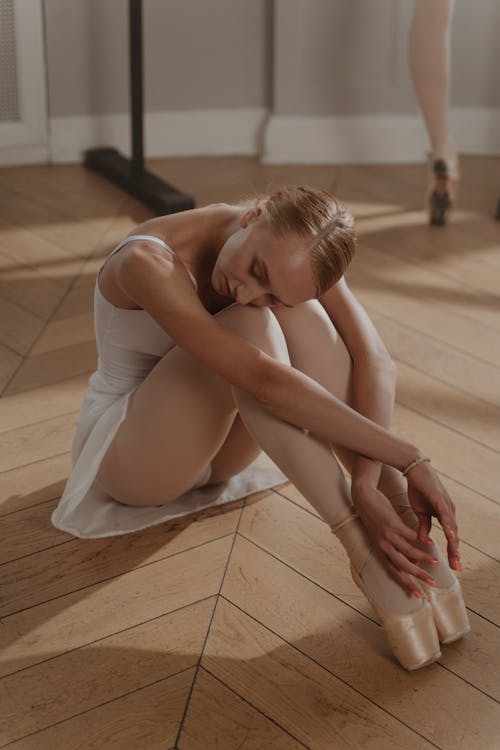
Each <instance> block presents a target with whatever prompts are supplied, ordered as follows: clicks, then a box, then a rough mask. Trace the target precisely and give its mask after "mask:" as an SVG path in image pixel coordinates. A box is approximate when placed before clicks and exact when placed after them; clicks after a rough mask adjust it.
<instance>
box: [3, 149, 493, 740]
mask: <svg viewBox="0 0 500 750" xmlns="http://www.w3.org/2000/svg"><path fill="white" fill-rule="evenodd" d="M499 167H500V158H488V159H486V158H479V157H469V158H465V159H464V161H463V188H462V194H461V196H462V197H461V204H460V210H459V211H458V212H457V214H456V216H455V217H454V220H453V223H452V224H451V225H450V226H449V227H446V228H443V229H435V228H429V227H428V226H427V225H426V218H425V213H424V211H423V210H422V206H423V184H424V181H425V176H424V167H422V166H421V165H415V166H394V165H390V166H363V167H360V166H349V167H326V166H321V167H320V166H318V167H304V166H279V167H269V166H268V167H266V166H262V165H260V164H258V162H257V161H256V160H255V159H252V158H217V159H199V158H197V159H175V160H174V159H169V160H161V161H157V162H155V163H154V164H153V168H154V169H155V170H156V171H157V172H158V173H161V174H163V175H164V176H165V177H166V178H167V179H168V180H169V181H172V182H173V183H174V184H176V185H177V186H178V187H179V188H182V189H184V190H185V191H187V192H190V193H191V194H193V195H194V196H195V198H196V201H197V204H198V205H202V204H204V203H209V202H216V201H229V202H230V201H232V200H235V199H238V198H239V197H241V196H242V195H247V194H249V193H252V192H253V191H255V190H257V191H262V190H265V189H266V188H267V187H268V186H269V185H272V186H273V187H274V186H277V185H278V184H283V183H287V182H289V183H305V184H312V185H315V186H319V187H324V188H327V189H330V190H333V191H334V192H336V193H337V194H338V195H339V196H340V197H341V198H342V199H344V200H345V201H346V202H347V204H348V205H349V207H350V208H351V210H352V211H353V212H354V214H355V217H356V219H357V223H358V229H359V234H360V237H361V243H360V249H359V252H358V255H357V257H356V259H355V261H354V262H353V264H352V267H351V269H350V270H349V272H348V274H347V278H348V280H349V282H350V285H351V288H352V289H353V290H354V291H355V293H356V294H357V296H358V297H359V299H360V300H361V302H362V303H363V305H364V306H365V308H366V309H367V310H368V312H369V314H370V316H371V317H372V319H373V321H374V323H375V325H376V326H377V328H378V330H379V331H380V333H381V335H382V337H383V338H384V340H385V342H386V343H387V345H388V347H389V349H390V351H391V353H392V355H393V358H394V360H395V361H396V363H397V365H398V372H399V379H398V392H397V405H396V412H395V420H394V425H393V429H394V431H395V432H396V433H398V434H401V435H404V436H406V437H407V438H409V439H411V440H412V441H414V442H415V443H416V444H417V445H418V446H419V447H422V448H423V449H425V450H426V452H428V454H429V455H431V456H432V459H433V464H434V465H435V467H436V468H437V469H438V471H439V474H440V476H441V477H442V479H443V481H444V483H445V484H446V486H447V488H448V490H449V491H450V494H451V495H452V497H453V499H454V501H455V503H456V506H457V513H458V519H459V528H460V531H461V535H462V540H463V541H462V556H463V562H464V572H463V573H462V574H461V581H462V585H463V589H464V593H465V598H466V602H467V605H468V608H469V615H470V619H471V622H472V626H473V630H472V633H471V634H470V635H469V636H467V638H466V639H464V640H463V641H462V642H458V643H456V644H453V645H450V646H446V647H444V648H443V656H442V658H441V660H440V661H439V663H436V664H434V665H433V666H431V667H428V668H426V669H424V670H421V671H420V672H416V673H413V674H408V673H406V672H404V671H403V670H402V669H401V668H399V667H398V666H397V665H396V664H395V662H394V661H393V659H392V657H391V655H390V652H389V650H388V647H387V646H386V644H385V641H384V639H383V636H382V633H381V630H380V627H379V626H378V624H377V623H376V620H375V618H374V616H373V613H372V612H371V611H370V609H369V607H368V606H367V604H366V602H365V601H364V599H363V597H362V596H361V594H360V592H359V591H358V589H356V587H355V586H354V584H353V582H352V581H351V579H350V576H349V573H348V568H347V564H346V559H345V557H344V554H343V551H342V549H341V547H340V546H339V544H338V543H337V541H336V539H334V538H333V535H332V534H330V533H329V532H328V528H327V526H326V525H325V524H324V523H323V522H322V521H321V519H320V518H318V516H317V514H316V513H315V511H314V510H313V509H312V507H311V506H310V505H309V503H308V502H307V500H305V499H304V498H303V497H301V496H300V495H299V494H298V492H297V491H296V490H295V489H294V488H293V487H292V486H291V485H285V486H283V487H281V488H277V489H276V490H275V491H271V492H266V493H260V494H258V495H254V496H253V497H251V498H247V499H246V500H241V501H237V502H234V503H232V504H230V505H227V506H225V507H223V508H219V509H209V510H208V511H205V512H203V513H201V514H198V515H197V516H194V517H193V516H187V517H185V518H182V519H178V520H176V521H174V522H172V523H169V524H164V525H161V526H157V527H154V528H151V529H147V530H145V531H142V532H139V533H137V534H131V535H126V536H122V537H116V538H112V539H101V540H91V541H82V540H78V539H75V538H73V537H71V536H69V535H66V534H63V533H61V532H59V531H56V530H55V529H54V528H53V527H52V526H51V524H50V514H51V512H52V509H53V508H54V507H55V505H56V503H57V500H58V497H59V496H60V493H61V490H62V488H63V486H64V483H65V480H66V478H67V476H68V472H69V470H70V455H69V451H70V446H71V439H72V434H73V430H74V427H75V423H76V419H77V416H78V411H79V408H80V401H81V398H82V394H83V392H84V390H85V387H86V383H87V380H88V376H89V374H90V373H91V372H92V371H93V369H94V367H95V363H96V351H95V344H94V338H93V322H92V308H91V304H92V293H93V285H94V281H95V274H96V270H97V268H98V267H99V265H100V263H101V262H102V259H103V257H104V255H106V254H107V253H108V252H109V251H110V249H111V247H112V246H113V244H115V243H117V242H118V241H119V240H120V239H121V238H122V237H123V236H124V234H125V233H126V232H128V231H129V230H130V229H131V227H132V226H133V225H134V224H136V223H138V222H139V221H142V220H143V219H145V218H146V217H147V216H148V215H150V214H149V213H148V211H147V210H145V209H144V208H143V207H141V206H140V205H139V204H138V203H136V202H135V201H133V200H132V199H130V198H129V197H127V196H125V195H124V194H123V193H121V192H120V191H119V190H117V189H115V188H114V187H112V186H110V185H109V184H107V183H106V182H105V181H104V180H102V179H101V178H99V177H97V176H96V175H94V174H92V173H90V172H87V171H86V170H85V169H83V168H82V167H80V166H73V165H72V166H58V167H40V166H38V167H17V168H8V169H2V170H0V274H1V276H0V279H1V280H0V363H1V364H0V386H1V388H2V390H3V398H2V399H1V401H0V431H1V444H2V449H1V455H0V472H1V476H0V514H1V515H0V527H1V528H0V538H1V539H2V545H1V550H0V563H1V566H0V571H1V572H0V576H1V594H0V616H1V618H2V620H1V628H0V638H1V643H2V657H1V662H0V669H1V672H0V675H1V677H0V691H1V694H2V699H1V701H0V706H1V708H0V715H1V718H0V727H1V728H0V745H1V746H8V747H9V748H11V749H12V750H14V749H15V750H28V748H29V749H32V750H35V749H36V750H40V749H42V750H43V749H45V748H51V749H52V748H61V749H64V750H76V748H78V749H79V750H83V749H85V750H86V749H87V748H99V749H100V748H106V750H119V749H120V750H131V749H135V748H137V749H138V750H139V749H140V750H153V749H154V748H158V749H159V748H162V749H163V750H169V749H170V748H174V747H175V748H179V749H180V750H207V749H208V748H218V749H219V750H237V749H241V748H244V749H245V750H257V748H259V750H261V749H263V748H269V749H271V748H272V749H273V750H292V749H295V748H301V747H306V748H314V749H319V748H321V749H323V748H324V749H328V750H330V749H333V750H336V749H337V748H359V747H366V748H370V750H389V749H392V748H394V749H396V748H398V749H399V748H405V750H406V748H415V750H416V749H417V748H418V749H419V750H420V749H421V748H431V747H434V748H436V747H437V748H443V749H444V748H446V749H448V748H449V749H450V750H451V749H452V748H453V750H461V749H463V750H493V748H495V747H497V746H498V745H497V743H498V737H499V735H500V711H499V709H498V700H499V698H500V690H499V680H498V676H499V664H500V662H499V652H500V649H499V643H500V641H499V637H498V635H499V631H498V624H499V621H500V596H499V594H500V564H499V563H500V543H499V522H500V507H499V492H498V487H499V485H500V470H499V466H500V462H499V452H500V429H499V424H500V385H499V383H500V377H499V373H500V347H499V345H498V342H499V338H500V314H499V313H500V299H499V294H498V290H499V288H500V242H499V240H500V224H499V223H498V222H495V221H494V220H493V218H492V215H493V212H494V207H495V203H496V199H497V193H498V190H499V189H500V184H499V181H498V174H499V172H500V169H499ZM435 533H436V535H437V537H438V538H439V539H440V540H441V541H442V540H443V535H442V533H441V532H440V531H439V530H438V529H436V532H435ZM497 565H499V568H497V567H496V566H497Z"/></svg>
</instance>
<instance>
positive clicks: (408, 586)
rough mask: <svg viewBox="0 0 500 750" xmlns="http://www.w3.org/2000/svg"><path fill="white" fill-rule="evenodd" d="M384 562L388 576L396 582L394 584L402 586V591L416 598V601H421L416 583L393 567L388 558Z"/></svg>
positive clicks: (420, 594)
mask: <svg viewBox="0 0 500 750" xmlns="http://www.w3.org/2000/svg"><path fill="white" fill-rule="evenodd" d="M386 561H387V562H386V568H387V571H388V573H389V574H390V576H391V577H392V578H393V579H394V580H395V581H396V583H399V585H400V586H402V587H403V589H405V590H406V591H408V593H410V594H411V595H412V596H414V597H416V598H417V599H421V598H422V591H421V590H420V588H419V586H418V584H417V582H416V581H414V580H413V578H411V576H409V575H407V574H406V573H403V572H402V571H401V570H399V568H398V567H397V566H396V565H394V564H393V563H392V562H391V561H390V560H389V559H388V558H386Z"/></svg>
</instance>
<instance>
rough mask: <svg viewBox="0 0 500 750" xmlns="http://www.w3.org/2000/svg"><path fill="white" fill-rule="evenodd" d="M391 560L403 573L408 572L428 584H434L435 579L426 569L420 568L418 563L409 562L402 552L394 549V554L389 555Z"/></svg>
mask: <svg viewBox="0 0 500 750" xmlns="http://www.w3.org/2000/svg"><path fill="white" fill-rule="evenodd" d="M391 560H392V562H394V564H395V565H396V566H397V567H398V568H399V570H401V571H403V572H404V573H409V574H410V575H412V576H415V578H420V579H421V580H422V581H425V582H426V583H428V584H429V585H430V586H434V585H435V583H436V581H435V580H434V578H432V576H430V575H429V573H427V571H425V570H422V568H419V567H418V565H415V564H414V563H412V562H410V560H408V558H407V557H406V555H404V554H402V553H401V552H399V551H398V550H396V553H395V554H394V555H391Z"/></svg>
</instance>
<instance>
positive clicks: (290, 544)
mask: <svg viewBox="0 0 500 750" xmlns="http://www.w3.org/2000/svg"><path fill="white" fill-rule="evenodd" d="M276 500H277V502H276ZM239 533H240V534H241V535H242V536H244V537H245V538H246V539H247V540H249V541H251V542H253V543H254V544H257V545H259V547H262V548H263V549H264V550H266V551H267V552H269V553H270V554H272V555H274V556H275V557H277V558H278V559H279V560H282V561H283V562H284V563H285V564H286V565H288V566H290V567H291V568H293V569H294V570H295V571H297V573H300V574H301V575H303V576H306V577H307V578H308V579H309V580H310V581H313V582H314V583H316V584H317V585H319V586H321V587H322V588H323V589H324V590H325V591H328V592H330V593H331V594H332V595H334V596H335V597H336V598H337V599H338V600H339V601H342V602H344V603H346V604H348V605H349V606H350V607H353V608H354V609H356V610H357V611H358V612H361V613H363V614H364V615H366V616H368V617H369V618H370V619H372V620H374V621H377V618H376V617H375V615H374V613H373V610H372V609H371V607H370V606H369V605H368V604H367V602H366V601H365V598H364V596H363V594H362V593H361V592H360V591H359V589H358V588H357V587H355V585H354V583H353V582H352V580H351V576H350V572H349V566H348V563H347V557H346V555H345V553H344V552H343V549H342V548H341V547H340V544H339V542H338V540H337V539H336V538H335V537H334V536H333V535H332V534H330V538H328V534H329V530H328V527H327V526H326V524H324V523H322V522H320V521H319V520H316V519H315V517H314V516H313V515H311V514H309V513H304V512H303V511H301V510H300V509H298V508H295V509H294V510H290V508H287V507H286V505H285V504H284V503H283V501H282V500H281V499H279V500H278V499H277V498H276V499H275V501H274V502H272V501H271V500H270V499H269V498H265V499H263V500H261V501H259V502H256V503H251V504H247V506H246V507H245V510H244V512H243V515H242V518H241V522H240V526H239ZM434 538H435V539H436V542H437V544H438V545H439V546H440V548H441V549H442V551H444V547H445V543H444V535H442V534H439V533H437V534H435V535H434ZM462 546H463V558H464V560H466V562H465V563H464V572H463V573H461V574H460V576H459V577H460V582H461V585H462V588H463V593H464V599H465V602H466V604H467V606H468V608H469V609H470V610H472V611H473V612H477V613H478V614H479V615H481V617H479V616H474V614H471V619H472V621H473V622H472V624H473V626H474V628H475V631H474V634H473V635H472V634H471V637H470V638H469V636H468V637H467V638H466V639H465V640H464V642H463V643H462V642H461V643H460V644H456V646H455V658H454V660H453V664H454V671H455V672H456V673H457V674H459V675H460V676H461V677H463V678H464V679H465V680H467V681H468V682H470V683H472V684H474V685H475V686H476V687H478V688H479V689H481V690H484V691H485V692H488V693H489V690H490V689H491V686H492V685H493V684H494V683H495V681H496V675H497V674H498V671H499V670H500V654H499V653H498V649H497V648H496V646H495V641H496V642H498V628H497V627H495V620H496V621H497V622H498V621H499V619H500V607H499V605H498V602H499V601H500V596H499V593H500V586H499V584H498V583H497V581H496V579H497V577H498V565H499V564H498V563H492V561H491V560H489V559H488V558H486V557H485V556H484V555H482V554H481V553H479V552H477V550H474V549H471V548H469V547H467V546H466V545H462ZM445 559H446V557H445ZM488 592H489V594H488ZM484 617H489V618H490V619H491V620H492V622H491V623H490V622H488V621H487V620H485V619H484ZM444 651H447V649H443V652H444ZM476 680H478V681H477V682H476ZM496 694H497V690H496V688H495V693H493V695H496Z"/></svg>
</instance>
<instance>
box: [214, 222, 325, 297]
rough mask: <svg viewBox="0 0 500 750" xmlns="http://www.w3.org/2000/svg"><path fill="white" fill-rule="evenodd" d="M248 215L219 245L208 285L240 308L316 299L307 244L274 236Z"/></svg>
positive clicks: (295, 237)
mask: <svg viewBox="0 0 500 750" xmlns="http://www.w3.org/2000/svg"><path fill="white" fill-rule="evenodd" d="M260 213H261V212H260V210H259V209H257V210H254V209H252V210H250V211H248V212H247V213H246V214H245V215H244V216H243V217H242V218H241V220H240V228H239V229H238V231H236V232H234V233H233V234H231V235H230V237H229V238H228V239H227V240H226V242H225V243H224V245H223V246H222V248H221V250H220V252H219V255H218V257H217V261H216V263H215V266H214V269H213V272H212V285H213V287H214V288H215V290H216V291H217V292H218V293H219V294H221V295H222V296H224V297H232V298H233V299H234V300H236V302H238V303H239V304H240V305H252V306H253V307H273V306H277V305H286V306H289V307H293V306H294V305H297V304H299V303H300V302H305V301H306V300H308V299H313V298H314V297H315V296H316V282H315V279H314V275H313V271H312V266H311V261H310V250H309V249H308V245H310V241H308V240H307V238H304V237H300V236H298V235H296V234H290V235H287V236H286V237H276V236H275V235H274V234H273V233H272V232H271V231H270V230H269V229H268V228H267V227H266V226H265V224H264V223H263V222H262V221H261V220H260V221H259V215H260Z"/></svg>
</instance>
